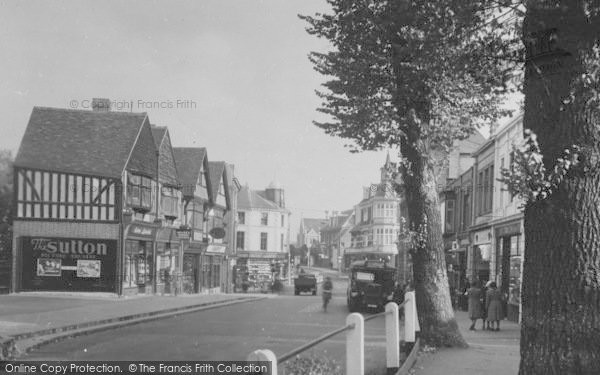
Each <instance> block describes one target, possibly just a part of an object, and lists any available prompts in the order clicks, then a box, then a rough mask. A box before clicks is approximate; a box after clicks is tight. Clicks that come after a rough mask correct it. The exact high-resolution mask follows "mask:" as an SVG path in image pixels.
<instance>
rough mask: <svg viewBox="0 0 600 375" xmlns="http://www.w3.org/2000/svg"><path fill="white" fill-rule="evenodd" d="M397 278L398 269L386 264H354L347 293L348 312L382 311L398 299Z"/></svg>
mask: <svg viewBox="0 0 600 375" xmlns="http://www.w3.org/2000/svg"><path fill="white" fill-rule="evenodd" d="M396 277H397V272H396V268H395V267H392V266H390V265H388V264H387V263H385V262H379V261H370V260H362V261H357V262H353V263H352V264H351V265H350V278H349V284H348V289H347V291H346V296H347V302H348V310H350V312H355V311H360V310H366V309H370V308H372V309H377V310H382V309H383V308H384V306H385V304H386V303H388V302H390V301H393V300H394V299H395V298H396V294H395V293H394V292H395V291H396V285H397V283H396Z"/></svg>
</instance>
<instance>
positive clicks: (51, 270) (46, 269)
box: [37, 258, 62, 277]
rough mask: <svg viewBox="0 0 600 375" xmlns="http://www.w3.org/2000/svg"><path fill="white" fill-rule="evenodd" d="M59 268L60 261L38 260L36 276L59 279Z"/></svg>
mask: <svg viewBox="0 0 600 375" xmlns="http://www.w3.org/2000/svg"><path fill="white" fill-rule="evenodd" d="M61 266H62V260H61V259H43V258H38V260H37V275H38V276H53V277H60V269H61Z"/></svg>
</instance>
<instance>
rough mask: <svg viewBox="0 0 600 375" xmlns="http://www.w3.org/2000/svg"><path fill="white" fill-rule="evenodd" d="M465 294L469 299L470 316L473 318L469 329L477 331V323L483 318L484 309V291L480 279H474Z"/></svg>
mask: <svg viewBox="0 0 600 375" xmlns="http://www.w3.org/2000/svg"><path fill="white" fill-rule="evenodd" d="M465 295H466V296H467V297H468V299H469V309H468V310H469V318H470V319H471V323H472V324H471V327H469V330H471V331H475V330H476V329H475V323H476V322H477V319H481V318H482V316H483V314H482V313H483V311H482V309H481V297H482V292H481V288H480V284H479V280H473V282H472V283H471V287H470V288H469V289H467V291H466V292H465Z"/></svg>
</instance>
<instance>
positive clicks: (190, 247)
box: [181, 241, 206, 294]
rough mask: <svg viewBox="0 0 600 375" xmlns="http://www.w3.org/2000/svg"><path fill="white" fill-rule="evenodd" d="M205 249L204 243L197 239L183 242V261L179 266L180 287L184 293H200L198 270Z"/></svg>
mask: <svg viewBox="0 0 600 375" xmlns="http://www.w3.org/2000/svg"><path fill="white" fill-rule="evenodd" d="M205 250H206V244H204V243H202V242H197V241H189V242H185V243H184V250H183V263H182V267H181V284H182V285H181V288H182V292H183V293H185V294H196V293H200V288H201V282H200V271H201V269H202V268H201V264H202V262H201V261H202V254H203V253H204V252H205Z"/></svg>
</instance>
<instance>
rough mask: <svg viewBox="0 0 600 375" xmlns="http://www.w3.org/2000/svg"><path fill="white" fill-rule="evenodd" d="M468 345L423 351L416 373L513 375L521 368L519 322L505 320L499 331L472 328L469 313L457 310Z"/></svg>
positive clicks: (420, 374) (479, 325) (414, 372)
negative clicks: (465, 346)
mask: <svg viewBox="0 0 600 375" xmlns="http://www.w3.org/2000/svg"><path fill="white" fill-rule="evenodd" d="M456 318H457V322H458V324H459V327H460V330H461V333H462V334H463V337H464V338H465V340H467V342H468V344H469V348H467V349H455V348H441V349H437V350H436V351H435V352H427V353H424V354H422V355H421V356H420V357H419V359H418V360H417V363H416V364H415V366H414V367H413V370H412V373H413V374H415V375H511V374H515V375H516V374H517V373H518V372H519V361H520V354H519V342H520V333H521V329H520V326H519V325H518V324H516V323H513V322H509V321H506V320H503V321H501V322H500V331H498V332H496V331H487V330H481V320H479V321H478V322H477V330H476V331H470V330H469V327H470V325H471V321H470V320H469V319H468V316H467V313H466V312H463V311H459V312H457V313H456Z"/></svg>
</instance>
